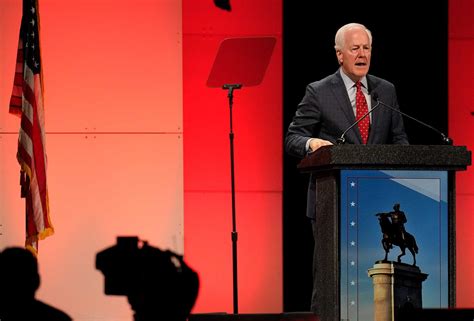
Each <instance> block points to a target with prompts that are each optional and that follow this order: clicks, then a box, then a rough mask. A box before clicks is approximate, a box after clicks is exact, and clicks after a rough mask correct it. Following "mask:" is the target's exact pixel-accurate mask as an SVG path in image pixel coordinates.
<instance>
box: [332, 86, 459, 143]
mask: <svg viewBox="0 0 474 321" xmlns="http://www.w3.org/2000/svg"><path fill="white" fill-rule="evenodd" d="M371 96H372V99H373V100H375V101H376V102H377V104H376V105H375V106H374V107H373V108H372V109H371V110H369V111H368V112H367V113H365V114H364V115H363V116H362V117H360V118H359V119H358V120H356V122H354V123H353V124H352V125H350V126H349V127H348V128H347V129H346V130H345V131H344V132H343V133H342V135H341V137H339V138H338V139H336V144H337V145H342V144H344V143H345V142H346V139H345V137H344V136H345V135H346V134H347V132H348V131H349V130H351V129H352V128H353V127H354V126H355V125H357V124H358V123H359V122H360V121H361V120H362V119H364V118H365V117H367V116H368V115H370V114H371V113H372V112H373V111H374V110H375V109H377V108H378V107H379V106H382V105H383V106H385V107H387V108H389V109H391V110H393V111H395V112H397V113H399V114H400V115H403V116H405V117H407V118H410V119H411V120H414V121H415V122H417V123H419V124H421V125H423V126H425V127H428V128H430V129H431V130H433V131H434V132H436V133H438V134H439V135H440V136H441V141H442V142H443V144H445V145H452V144H453V140H452V139H451V138H449V137H448V136H446V135H445V134H444V133H442V132H440V131H439V130H438V129H436V128H434V127H433V126H430V125H428V124H426V123H424V122H422V121H421V120H419V119H416V118H415V117H412V116H410V115H408V114H405V113H404V112H402V111H400V110H399V109H397V108H394V107H392V106H390V105H388V104H386V103H384V102H383V101H381V100H379V99H378V98H379V97H378V94H377V92H373V93H372V94H371Z"/></svg>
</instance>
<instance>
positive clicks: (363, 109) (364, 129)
mask: <svg viewBox="0 0 474 321" xmlns="http://www.w3.org/2000/svg"><path fill="white" fill-rule="evenodd" d="M356 86H357V92H356V119H360V118H361V117H362V116H364V115H365V114H366V113H367V112H368V111H369V107H368V106H367V100H365V96H364V93H362V90H361V89H360V86H361V83H360V81H358V82H357V83H356ZM358 126H359V131H360V136H361V137H362V144H367V138H368V137H369V127H370V117H369V116H367V117H365V118H364V119H362V120H361V121H360V122H359V124H358Z"/></svg>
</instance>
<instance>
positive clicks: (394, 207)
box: [393, 203, 400, 211]
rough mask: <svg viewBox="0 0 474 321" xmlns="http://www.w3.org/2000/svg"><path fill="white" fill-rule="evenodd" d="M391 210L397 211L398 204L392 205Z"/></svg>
mask: <svg viewBox="0 0 474 321" xmlns="http://www.w3.org/2000/svg"><path fill="white" fill-rule="evenodd" d="M393 209H394V210H395V211H398V210H399V209H400V204H398V203H397V204H395V205H393Z"/></svg>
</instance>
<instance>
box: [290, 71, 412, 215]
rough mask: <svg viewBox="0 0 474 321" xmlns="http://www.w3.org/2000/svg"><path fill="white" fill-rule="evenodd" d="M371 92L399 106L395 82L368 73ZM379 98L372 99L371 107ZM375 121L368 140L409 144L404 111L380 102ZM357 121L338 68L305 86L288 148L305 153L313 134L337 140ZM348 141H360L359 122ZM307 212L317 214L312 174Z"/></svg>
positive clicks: (375, 111) (375, 142)
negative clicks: (331, 73)
mask: <svg viewBox="0 0 474 321" xmlns="http://www.w3.org/2000/svg"><path fill="white" fill-rule="evenodd" d="M367 84H368V90H369V93H370V94H371V96H372V97H373V96H374V93H377V96H378V99H379V100H380V101H383V102H384V103H386V104H387V105H390V106H392V107H394V108H397V109H398V108H399V106H398V101H397V95H396V91H395V86H394V85H393V84H392V83H390V82H388V81H386V80H384V79H381V78H378V77H375V76H372V75H367ZM375 105H376V102H374V101H372V107H374V106H375ZM371 116H372V122H371V125H370V132H369V138H368V142H367V143H368V144H408V138H407V135H406V133H405V127H404V125H403V119H402V115H400V114H399V113H397V112H395V111H393V110H391V109H389V108H387V107H385V106H383V105H382V106H379V107H378V108H377V109H376V110H374V111H373V112H372V114H371ZM355 121H356V119H355V115H354V111H353V109H352V106H351V103H350V100H349V96H348V94H347V91H346V88H345V86H344V82H343V80H342V77H341V75H340V74H339V71H337V72H336V73H335V74H333V75H330V76H328V77H326V78H324V79H322V80H319V81H316V82H313V83H311V84H309V85H308V86H307V87H306V94H305V96H304V97H303V100H302V101H301V103H300V104H299V105H298V109H297V111H296V113H295V116H294V117H293V121H292V122H291V124H290V126H289V128H288V131H287V134H286V137H285V149H286V151H287V152H288V153H289V154H290V155H293V156H297V157H300V158H303V157H305V156H306V153H307V152H306V142H307V140H308V139H309V138H311V137H316V138H321V139H325V140H328V141H331V142H332V143H336V140H337V138H339V137H340V136H341V135H342V133H343V132H344V130H346V129H347V128H348V127H349V126H351V125H352V124H353V123H354V122H355ZM345 138H346V143H347V144H361V143H362V139H361V136H360V132H359V129H358V127H357V126H354V127H353V128H352V129H351V130H350V131H348V132H347V133H346V135H345ZM307 205H308V208H307V216H309V217H311V218H314V205H315V190H314V177H311V178H310V184H309V190H308V204H307Z"/></svg>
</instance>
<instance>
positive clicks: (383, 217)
mask: <svg viewBox="0 0 474 321" xmlns="http://www.w3.org/2000/svg"><path fill="white" fill-rule="evenodd" d="M375 215H376V216H377V217H378V219H379V223H380V227H381V229H382V234H383V237H382V246H383V249H384V250H385V258H384V261H385V262H386V261H387V257H388V252H390V249H392V248H393V245H396V246H398V247H400V250H401V253H400V255H398V257H397V261H398V263H401V261H402V260H401V257H402V256H404V255H405V249H408V250H409V251H410V252H411V254H412V255H413V266H415V265H416V254H417V253H418V245H417V244H416V240H415V237H414V236H413V235H411V234H410V233H408V232H403V231H401V230H399V229H397V228H396V227H395V226H394V225H393V224H392V221H391V220H390V217H391V216H390V213H378V214H375Z"/></svg>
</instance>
